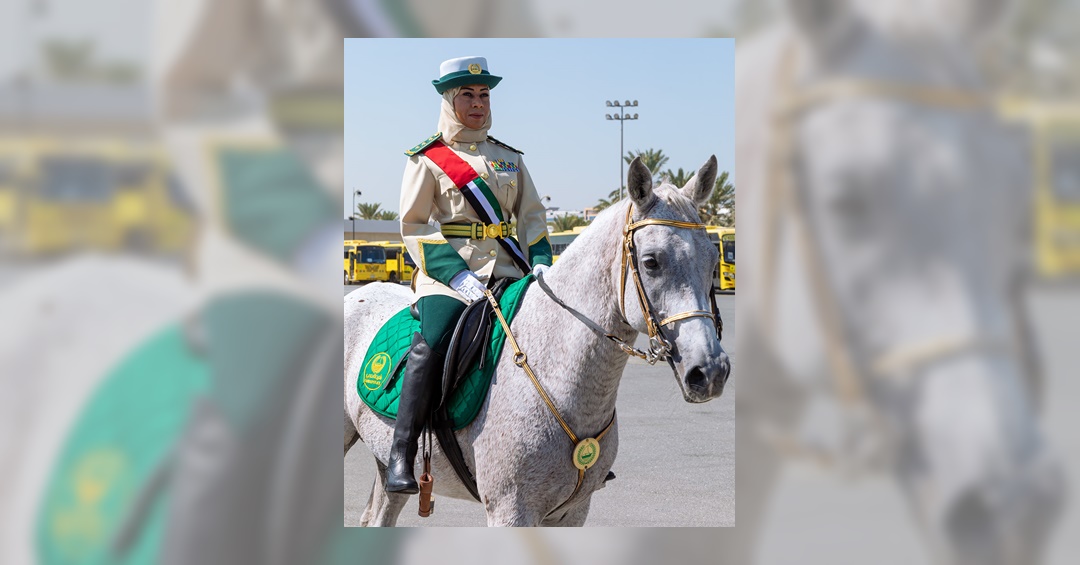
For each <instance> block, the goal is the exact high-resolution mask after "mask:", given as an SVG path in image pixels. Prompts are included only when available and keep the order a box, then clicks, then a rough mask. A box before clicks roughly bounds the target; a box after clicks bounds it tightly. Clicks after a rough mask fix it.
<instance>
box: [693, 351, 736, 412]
mask: <svg viewBox="0 0 1080 565" xmlns="http://www.w3.org/2000/svg"><path fill="white" fill-rule="evenodd" d="M730 374H731V359H729V358H728V355H727V353H726V352H724V351H723V350H721V351H720V354H719V355H717V356H710V357H708V358H706V359H705V361H704V362H702V363H698V364H693V365H690V366H689V368H688V369H687V370H686V371H685V372H684V373H683V376H682V385H683V386H682V391H683V398H684V399H685V400H686V401H687V402H691V403H694V404H698V403H702V402H708V401H710V400H712V399H714V398H716V397H718V396H720V395H721V394H723V393H724V385H725V384H727V380H728V375H730Z"/></svg>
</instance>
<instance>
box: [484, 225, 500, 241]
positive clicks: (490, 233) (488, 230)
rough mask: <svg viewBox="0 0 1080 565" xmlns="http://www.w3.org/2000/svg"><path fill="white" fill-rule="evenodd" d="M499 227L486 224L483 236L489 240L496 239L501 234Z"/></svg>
mask: <svg viewBox="0 0 1080 565" xmlns="http://www.w3.org/2000/svg"><path fill="white" fill-rule="evenodd" d="M501 227H502V226H500V225H499V224H488V225H487V226H486V227H485V233H484V235H486V236H487V237H488V238H490V239H495V238H498V237H499V235H500V234H502V229H501Z"/></svg>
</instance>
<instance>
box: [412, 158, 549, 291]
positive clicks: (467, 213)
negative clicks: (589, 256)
mask: <svg viewBox="0 0 1080 565" xmlns="http://www.w3.org/2000/svg"><path fill="white" fill-rule="evenodd" d="M444 143H446V144H447V146H449V147H450V148H451V149H452V150H453V151H454V153H456V154H457V155H458V156H459V157H461V158H462V159H463V160H465V161H466V162H467V163H468V164H470V165H472V167H473V169H474V170H475V171H476V172H477V173H479V175H480V177H481V178H483V179H484V181H485V182H486V183H487V185H488V187H489V188H490V189H491V191H492V193H493V194H494V195H495V198H496V199H497V200H498V202H499V205H500V206H501V207H502V213H503V219H504V220H505V221H508V222H513V223H516V226H517V236H516V238H515V239H517V241H518V243H519V245H520V247H521V250H522V252H523V253H524V254H525V256H526V257H527V258H528V259H529V262H530V264H531V265H536V264H538V263H542V264H545V265H550V264H551V245H550V243H549V242H548V239H547V234H548V232H547V222H546V217H545V208H544V204H543V203H542V202H541V201H540V197H539V196H538V195H537V193H536V188H535V187H534V185H533V182H532V177H530V176H529V171H528V169H526V168H525V163H524V162H523V160H522V156H521V154H520V153H518V152H517V151H514V150H512V149H509V148H507V147H506V146H503V145H500V144H497V143H493V142H492V141H491V140H490V139H489V140H487V141H479V142H475V143H469V142H446V141H444ZM500 169H501V170H500ZM400 209H401V237H402V239H404V241H405V246H406V247H407V248H408V250H409V254H410V255H411V256H412V257H413V260H414V261H415V262H416V265H417V267H418V271H417V273H416V297H417V298H418V299H419V298H421V297H423V296H430V295H444V296H451V297H454V298H457V299H460V300H463V301H464V299H463V298H462V297H461V296H460V295H459V294H458V293H457V292H456V291H454V290H453V289H451V288H449V287H448V286H446V285H447V284H448V283H449V281H450V278H451V277H453V276H454V275H455V274H457V273H458V272H460V271H461V270H462V269H466V268H467V269H469V270H471V271H473V272H475V273H476V275H477V277H479V278H480V280H481V281H483V282H485V283H486V282H488V281H489V280H490V278H491V277H495V278H496V279H498V278H502V277H521V276H524V274H525V273H522V272H521V270H520V269H518V267H517V266H516V265H515V264H514V261H513V259H512V258H511V255H510V253H509V252H508V251H506V250H505V249H503V247H502V245H500V244H499V242H498V241H497V240H495V239H483V240H476V239H467V238H460V237H449V238H447V237H444V236H443V234H442V232H441V231H440V230H439V225H441V224H448V223H473V222H480V221H481V219H480V216H479V215H477V213H476V211H475V210H473V208H472V206H471V205H470V204H469V202H468V201H467V200H466V199H465V196H464V195H463V194H462V193H461V191H460V190H458V188H457V187H456V186H455V185H454V183H453V181H451V180H450V178H449V177H448V176H447V175H446V173H444V172H443V171H442V170H441V169H440V168H439V167H438V166H436V165H435V163H434V162H433V161H432V160H431V159H429V158H428V157H426V156H425V155H422V154H419V153H418V154H415V155H413V156H411V157H409V161H408V163H406V165H405V175H404V178H403V179H402V182H401V208H400ZM450 250H453V251H454V252H456V257H454V256H453V255H451V254H450V253H449V251H450Z"/></svg>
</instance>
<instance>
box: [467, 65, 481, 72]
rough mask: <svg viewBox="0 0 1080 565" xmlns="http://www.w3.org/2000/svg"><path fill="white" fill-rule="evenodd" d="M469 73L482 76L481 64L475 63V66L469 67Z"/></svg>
mask: <svg viewBox="0 0 1080 565" xmlns="http://www.w3.org/2000/svg"><path fill="white" fill-rule="evenodd" d="M469 73H470V74H474V75H478V74H480V64H479V63H473V64H471V65H469Z"/></svg>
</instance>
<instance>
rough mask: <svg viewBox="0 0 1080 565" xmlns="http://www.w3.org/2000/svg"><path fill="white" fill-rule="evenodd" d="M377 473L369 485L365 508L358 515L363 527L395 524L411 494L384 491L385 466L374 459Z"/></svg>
mask: <svg viewBox="0 0 1080 565" xmlns="http://www.w3.org/2000/svg"><path fill="white" fill-rule="evenodd" d="M375 463H376V465H378V473H376V474H375V480H374V481H373V483H372V485H371V494H369V495H368V503H367V508H365V509H364V514H363V515H362V516H360V525H361V526H364V527H368V526H376V527H388V526H395V525H397V519H398V516H400V515H401V510H402V509H403V508H405V503H406V502H408V501H409V497H410V496H412V495H408V494H400V493H388V492H386V466H385V465H383V464H382V462H381V461H378V460H376V461H375Z"/></svg>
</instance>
